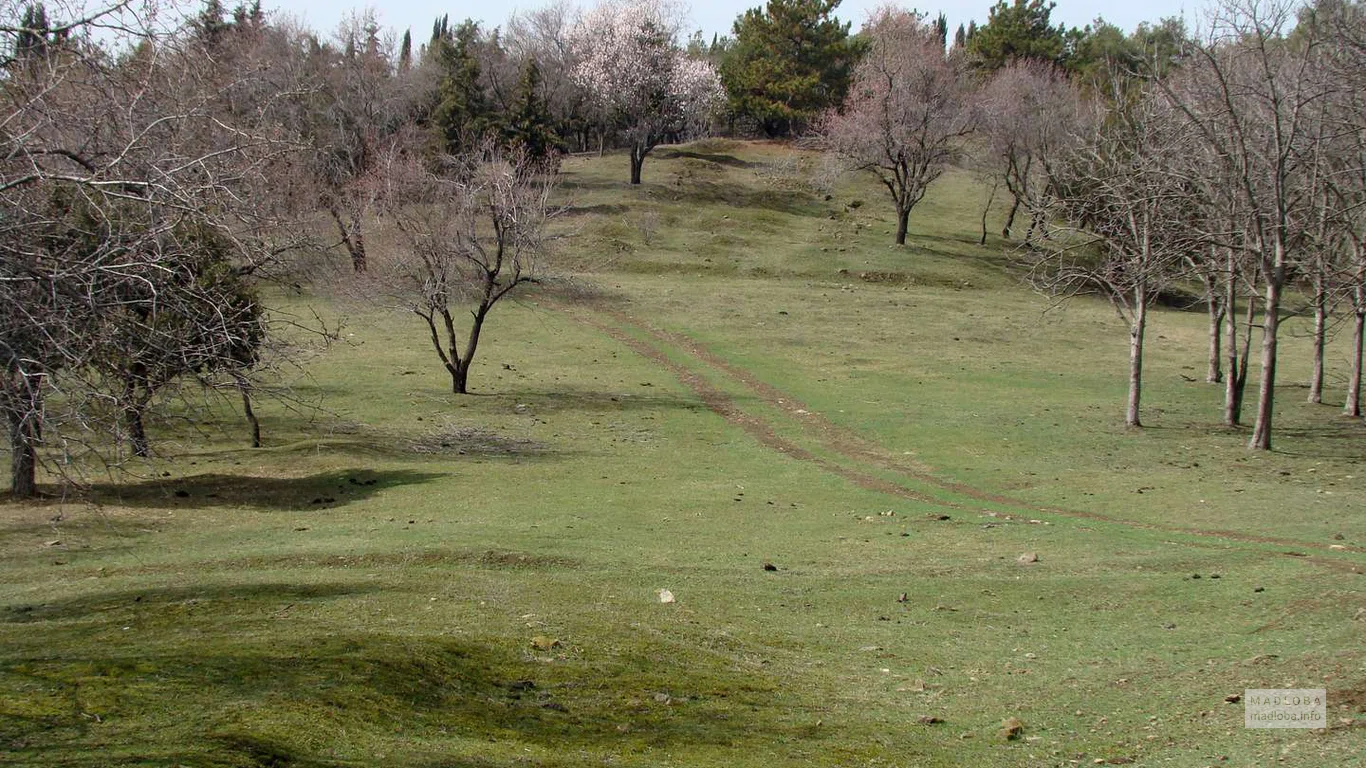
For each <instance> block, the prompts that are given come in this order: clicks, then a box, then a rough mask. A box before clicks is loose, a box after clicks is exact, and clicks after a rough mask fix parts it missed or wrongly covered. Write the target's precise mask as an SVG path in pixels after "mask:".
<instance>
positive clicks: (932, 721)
mask: <svg viewBox="0 0 1366 768" xmlns="http://www.w3.org/2000/svg"><path fill="white" fill-rule="evenodd" d="M915 721H916V722H917V723H920V724H921V725H939V724H940V723H942V722H944V718H942V717H935V716H934V715H921V716H920V717H918V718H916V720H915Z"/></svg>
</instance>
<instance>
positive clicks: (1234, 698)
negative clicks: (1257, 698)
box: [1224, 693, 1243, 704]
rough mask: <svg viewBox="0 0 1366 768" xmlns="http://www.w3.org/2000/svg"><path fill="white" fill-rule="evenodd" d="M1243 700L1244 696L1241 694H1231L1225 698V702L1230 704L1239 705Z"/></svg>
mask: <svg viewBox="0 0 1366 768" xmlns="http://www.w3.org/2000/svg"><path fill="white" fill-rule="evenodd" d="M1242 700H1243V694H1241V693H1230V694H1229V695H1227V696H1225V697H1224V701H1226V702H1228V703H1229V704H1237V703H1238V702H1240V701H1242Z"/></svg>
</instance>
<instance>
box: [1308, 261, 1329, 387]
mask: <svg viewBox="0 0 1366 768" xmlns="http://www.w3.org/2000/svg"><path fill="white" fill-rule="evenodd" d="M1327 280H1328V277H1327V275H1325V274H1324V272H1323V264H1322V263H1319V264H1317V265H1316V269H1315V270H1314V351H1313V353H1312V354H1313V370H1312V371H1311V372H1310V374H1309V402H1311V403H1322V402H1323V348H1324V342H1325V337H1326V335H1327V333H1328V286H1327Z"/></svg>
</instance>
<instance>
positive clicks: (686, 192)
mask: <svg viewBox="0 0 1366 768" xmlns="http://www.w3.org/2000/svg"><path fill="white" fill-rule="evenodd" d="M661 192H662V193H663V194H666V195H668V197H669V199H670V200H672V201H674V202H676V203H683V204H685V205H723V206H730V207H734V208H740V209H745V208H759V209H763V210H767V211H774V212H777V213H786V214H789V215H792V216H827V215H829V213H830V211H829V208H828V207H827V206H826V205H825V204H823V203H821V202H819V201H818V200H817V199H816V197H815V196H814V195H812V194H810V193H807V192H798V191H792V190H784V189H748V188H745V187H742V186H740V185H738V184H731V183H726V182H710V181H699V180H697V179H692V180H689V181H688V182H687V183H685V184H682V185H678V186H670V187H667V188H662V189H661Z"/></svg>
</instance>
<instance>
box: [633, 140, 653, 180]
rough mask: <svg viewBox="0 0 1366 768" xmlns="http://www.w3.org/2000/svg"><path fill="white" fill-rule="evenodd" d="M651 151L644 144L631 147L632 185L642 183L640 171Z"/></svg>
mask: <svg viewBox="0 0 1366 768" xmlns="http://www.w3.org/2000/svg"><path fill="white" fill-rule="evenodd" d="M649 153H650V150H649V149H647V148H646V147H645V145H644V144H632V145H631V183H632V184H639V183H640V169H641V167H642V166H644V165H645V156H646V155H648V154H649Z"/></svg>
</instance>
